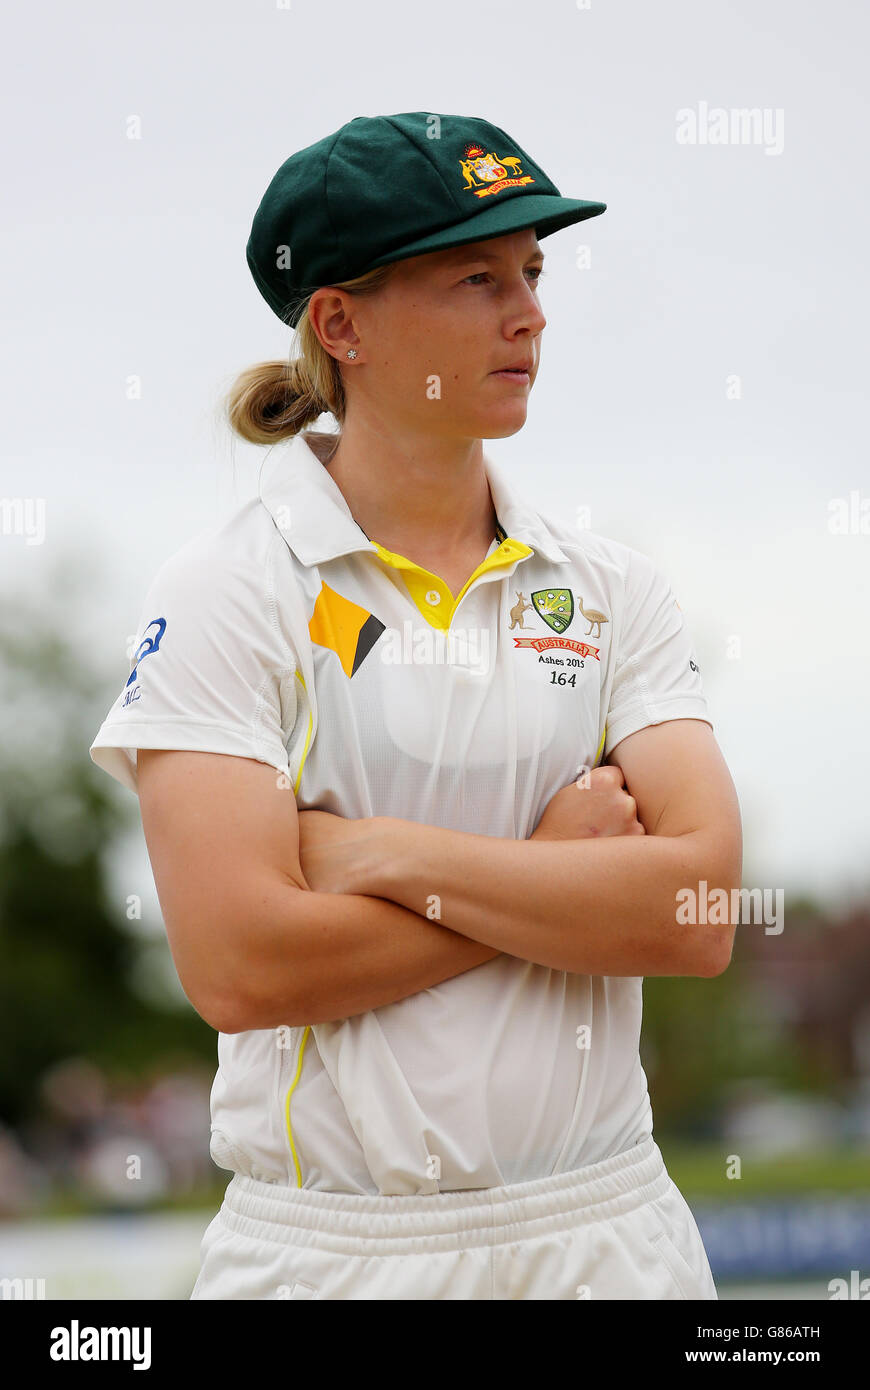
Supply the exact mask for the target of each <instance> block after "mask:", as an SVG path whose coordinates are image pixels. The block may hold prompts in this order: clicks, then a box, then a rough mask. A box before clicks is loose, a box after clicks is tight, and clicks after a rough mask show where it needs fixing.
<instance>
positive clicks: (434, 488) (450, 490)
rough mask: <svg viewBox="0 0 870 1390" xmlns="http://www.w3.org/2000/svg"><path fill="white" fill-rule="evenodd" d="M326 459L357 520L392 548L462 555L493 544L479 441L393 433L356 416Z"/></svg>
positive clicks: (491, 513)
mask: <svg viewBox="0 0 870 1390" xmlns="http://www.w3.org/2000/svg"><path fill="white" fill-rule="evenodd" d="M316 452H318V454H319V455H320V456H321V457H323V452H322V449H316ZM326 459H327V462H326V463H325V465H324V466H325V467H328V469H329V473H330V476H331V477H332V479H333V481H334V482H335V483H336V485H337V487H338V489H339V491H340V492H341V493H342V495H343V497H344V499H345V501H346V502H347V505H348V507H349V508H350V512H351V515H352V516H353V518H354V520H355V521H356V523H357V525H358V526H360V527H361V528H362V530H363V531H364V532H365V534H366V535H367V536H368V537H369V539H370V540H373V541H377V542H378V543H379V544H380V545H383V546H384V547H385V548H386V549H387V550H392V551H395V552H397V553H399V554H402V555H412V554H413V553H414V551H415V550H421V549H425V550H428V551H431V550H432V549H433V546H434V547H436V548H440V549H441V550H442V551H443V552H444V553H445V554H450V553H457V554H458V553H459V552H461V551H463V550H464V549H467V548H468V547H474V546H479V545H481V544H482V545H484V547H486V546H488V545H489V543H490V541H491V540H492V538H493V537H494V535H495V508H494V507H493V503H492V498H491V496H490V491H489V484H488V482H487V478H486V472H485V470H484V465H483V446H482V443H481V441H480V440H479V439H461V440H457V439H438V438H437V436H436V437H433V436H432V435H426V436H425V437H421V436H420V435H419V434H416V433H414V434H412V433H408V434H407V435H402V434H396V433H395V432H391V433H390V434H389V435H388V436H385V435H383V434H381V433H380V432H379V431H378V430H376V429H375V428H373V427H372V426H370V425H368V424H365V423H360V422H358V421H355V422H353V424H351V425H350V426H348V425H347V424H346V425H345V428H344V429H343V431H342V434H341V437H340V441H339V444H338V446H337V448H335V449H334V450H333V451H332V453H331V454H327V455H326Z"/></svg>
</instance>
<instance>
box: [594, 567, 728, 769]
mask: <svg viewBox="0 0 870 1390" xmlns="http://www.w3.org/2000/svg"><path fill="white" fill-rule="evenodd" d="M628 554H629V560H628V568H627V572H626V580H625V600H624V602H625V607H624V610H623V615H622V630H621V635H620V639H619V645H618V650H617V654H616V665H615V672H614V677H613V682H612V685H611V692H610V702H609V706H608V711H607V723H606V727H607V737H606V741H605V746H604V756H605V757H606V756H607V755H608V753H610V751H611V749H613V748H614V747H615V746H616V744H617V743H619V742H620V740H621V739H624V738H627V737H628V735H629V734H633V733H636V732H637V731H638V729H644V728H646V727H647V725H649V724H661V723H663V722H664V721H665V720H668V719H703V720H704V721H705V722H706V723H708V724H710V725H712V722H713V721H712V719H711V718H710V714H709V709H708V705H707V697H706V695H705V694H704V688H703V685H702V682H701V672H700V669H699V666H698V659H697V657H696V655H695V649H694V646H693V644H692V636H691V633H690V631H689V629H688V627H687V625H686V621H685V618H684V616H683V613H682V610H681V609H680V606H679V604H678V603H677V600H676V597H675V595H674V593H673V590H672V589H671V587H670V585H669V584H668V582H667V580H666V579H665V578H664V576H663V575H662V574H661V573H659V571H658V570H657V569H656V567H655V565H654V564H653V562H652V561H651V560H650V559H649V558H648V557H647V556H646V555H643V554H641V553H640V551H637V550H633V549H631V548H629V550H628Z"/></svg>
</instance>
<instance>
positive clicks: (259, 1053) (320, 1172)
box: [90, 432, 712, 1195]
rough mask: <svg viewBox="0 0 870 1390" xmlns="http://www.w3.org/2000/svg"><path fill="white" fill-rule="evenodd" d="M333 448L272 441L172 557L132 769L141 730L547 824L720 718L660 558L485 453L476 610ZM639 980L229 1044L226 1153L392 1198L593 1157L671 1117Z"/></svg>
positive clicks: (224, 1075)
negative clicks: (359, 493) (240, 495)
mask: <svg viewBox="0 0 870 1390" xmlns="http://www.w3.org/2000/svg"><path fill="white" fill-rule="evenodd" d="M333 443H334V436H331V435H322V434H316V433H314V432H309V433H308V434H307V435H305V436H297V437H296V438H295V439H293V440H292V441H291V442H289V443H288V442H284V443H282V444H280V445H277V446H275V447H273V448H272V449H271V450H270V451H269V453H268V454H267V456H266V458H265V460H264V463H263V467H262V470H261V477H260V488H259V496H258V497H257V498H255V499H253V500H252V501H250V502H247V503H245V504H244V505H243V506H242V507H240V508H239V509H238V510H237V511H236V512H235V513H234V514H233V515H232V516H231V517H230V518H229V520H228V521H226V522H225V523H224V524H223V525H221V526H220V527H219V528H217V529H215V530H213V531H211V532H208V533H205V534H202V535H199V536H197V537H195V538H194V539H193V540H191V541H189V542H188V543H187V544H186V545H185V546H183V547H182V548H181V549H180V550H179V551H177V552H176V553H175V554H174V555H173V556H172V557H171V558H170V559H169V560H167V561H166V562H165V563H164V564H163V565H162V567H161V568H160V569H159V571H158V573H157V575H156V577H155V579H154V580H153V582H152V585H151V587H150V589H149V591H148V594H147V596H146V598H145V600H144V606H143V608H142V612H141V620H140V623H139V627H138V632H137V635H138V639H139V644H138V648H137V652H136V655H135V657H134V659H133V662H132V663H131V671H130V676H129V679H128V680H127V682H126V684H125V686H124V689H123V690H122V692H121V694H120V696H119V698H118V700H117V701H116V702H115V704H114V705H113V707H112V709H111V710H110V711H109V714H108V715H107V717H106V719H105V721H104V723H103V724H102V726H101V728H100V730H99V732H98V734H97V736H96V738H95V739H94V742H93V745H92V746H91V749H90V754H91V757H92V759H93V761H94V762H95V763H96V764H97V765H98V766H99V767H102V768H104V769H105V770H106V771H107V772H108V773H110V774H111V775H112V776H113V777H116V778H117V779H118V781H120V782H122V783H123V784H124V785H125V786H127V787H129V788H131V789H132V790H133V791H136V749H137V748H178V749H198V750H201V751H204V752H214V753H229V754H237V755H241V756H243V757H249V758H256V759H258V760H260V761H262V762H264V763H269V764H271V765H272V766H274V767H275V768H276V769H283V770H285V771H286V772H287V775H288V776H289V777H290V779H291V781H292V785H293V787H294V789H295V794H296V798H297V802H298V805H299V809H300V810H308V809H320V810H326V811H333V812H337V813H338V814H340V815H345V816H352V817H361V816H397V817H401V818H404V819H408V820H413V821H417V822H424V823H427V824H433V825H441V826H447V827H450V828H453V829H455V830H464V831H471V832H474V833H475V834H478V835H481V834H482V835H493V836H500V837H506V838H511V839H519V840H523V839H526V838H528V836H529V835H530V834H531V833H532V831H533V830H534V829H535V827H536V825H537V823H538V821H539V819H540V817H541V814H542V812H543V810H544V808H545V806H546V805H547V802H548V801H549V800H550V798H551V797H552V796H553V795H554V794H555V793H556V792H557V791H558V790H559V789H560V788H562V787H564V786H567V784H568V783H569V782H571V781H572V780H574V779H575V778H576V776H577V774H578V772H579V771H580V770H581V769H582V768H583V767H584V766H586V767H590V768H591V767H593V766H595V765H596V763H598V762H600V760H601V757H602V756H605V755H606V754H607V753H609V752H610V750H611V749H612V748H613V747H614V746H615V745H616V744H617V743H619V741H620V740H621V739H623V738H625V737H626V736H627V735H628V734H631V733H634V732H635V731H636V730H638V729H641V728H644V727H645V726H646V725H649V724H658V723H661V722H662V721H664V720H667V719H684V718H693V719H703V720H705V721H706V722H708V723H711V722H712V721H711V720H710V718H709V715H708V708H707V701H706V697H705V695H704V692H703V688H702V684H701V677H700V674H699V671H698V666H697V661H696V659H695V654H694V649H693V647H692V641H691V636H690V633H689V631H688V630H687V628H686V625H685V623H684V620H683V615H682V612H681V610H680V608H679V606H678V604H677V602H676V599H675V597H674V594H673V592H672V591H671V589H670V587H669V585H668V583H667V581H666V579H665V578H664V577H663V576H662V575H661V574H660V573H659V572H658V571H657V569H656V568H655V566H654V565H653V564H652V562H651V561H650V560H649V559H647V558H646V557H645V556H644V555H643V554H641V553H640V552H638V551H636V550H634V549H632V548H630V547H628V546H626V545H623V544H621V543H619V542H617V541H612V540H609V539H606V538H604V537H603V536H599V535H596V534H594V533H591V532H589V531H582V530H575V529H574V528H573V527H572V526H571V525H569V524H568V523H562V522H556V521H551V520H549V519H547V520H545V519H544V517H542V516H541V515H540V513H539V512H538V511H537V510H536V509H535V508H534V507H532V506H531V505H529V504H528V503H527V502H525V501H524V500H522V499H521V498H520V497H519V496H517V495H516V493H515V492H514V490H513V489H512V488H511V487H510V486H508V484H507V482H506V480H505V478H504V476H503V475H502V472H501V469H500V467H499V466H496V465H495V464H494V463H493V461H492V460H490V459H488V458H486V456H484V467H485V469H486V474H487V478H488V480H489V487H490V492H491V495H492V499H493V503H494V506H495V511H496V515H497V517H498V521H499V523H500V530H499V535H498V538H497V539H495V540H493V542H492V544H491V545H490V548H489V552H488V554H487V556H486V558H485V559H484V561H483V562H482V563H481V565H480V566H479V567H478V569H477V570H476V571H475V573H474V574H473V575H472V576H471V578H470V579H469V580H468V582H467V583H466V585H465V588H464V589H463V590H462V591H461V593H460V594H459V595H457V596H456V598H455V600H454V598H453V597H452V595H451V594H450V592H449V590H448V588H447V586H446V584H445V583H444V581H443V580H442V579H440V578H439V577H438V576H437V575H435V574H432V573H430V572H429V571H427V570H423V569H421V568H420V567H418V566H417V565H415V564H413V563H412V562H411V561H410V560H408V559H406V558H404V557H403V556H401V555H397V554H391V553H390V552H388V551H386V550H384V549H383V548H382V547H380V546H379V544H378V543H377V541H376V540H371V541H370V540H368V539H367V538H366V536H365V534H364V533H363V531H362V530H361V528H360V527H359V526H358V525H357V523H356V522H355V521H354V519H353V516H352V515H351V513H350V510H349V508H348V506H347V503H346V502H345V500H344V497H343V495H342V493H341V492H340V490H339V488H338V486H337V484H336V483H335V482H334V480H333V478H332V476H331V474H330V473H329V471H328V469H327V467H326V466H325V465H324V464H323V463H322V462H321V461H320V459H321V456H325V455H324V451H325V454H326V455H328V452H329V450H330V449H331V447H332V445H333ZM540 894H541V900H542V902H543V901H545V900H546V894H547V884H546V882H543V881H542V882H541V884H540ZM288 930H289V928H288ZM578 930H582V923H578ZM642 983H643V982H642V980H641V979H640V978H626V977H607V976H603V977H602V976H593V977H590V976H586V975H577V974H572V973H568V972H566V971H562V970H551V969H549V968H546V967H544V966H541V965H533V964H530V963H528V962H526V961H522V960H519V959H517V958H515V957H508V956H501V957H497V958H496V959H494V960H492V961H489V962H487V963H486V964H484V965H480V966H477V967H476V968H475V969H473V970H469V971H466V972H465V973H464V974H462V975H458V976H456V977H455V978H454V979H450V980H446V981H445V982H444V983H443V984H439V985H436V986H434V987H433V988H431V989H425V990H422V991H421V992H420V993H418V994H414V995H411V996H409V997H408V998H406V999H403V1000H400V1001H399V1002H397V1003H394V1004H389V1005H386V1006H385V1007H383V1008H378V1009H373V1010H371V1011H370V1012H368V1013H364V1014H360V1015H357V1016H355V1017H353V1018H348V1019H339V1020H336V1021H334V1022H330V1023H319V1024H313V1025H310V1026H308V1027H301V1026H300V1027H293V1028H285V1029H277V1030H276V1029H264V1030H256V1031H250V1032H244V1033H237V1034H230V1035H226V1034H219V1035H218V1060H219V1069H218V1073H217V1076H216V1078H215V1082H214V1086H213V1089H212V1097H211V1112H212V1139H211V1152H212V1156H213V1158H214V1160H215V1162H216V1163H217V1164H219V1165H220V1166H221V1167H224V1168H227V1169H231V1170H233V1171H236V1172H240V1173H244V1174H247V1175H249V1176H251V1177H254V1178H257V1179H260V1180H261V1181H266V1182H278V1183H289V1184H290V1185H292V1186H301V1187H303V1188H319V1189H323V1190H326V1191H331V1192H350V1193H364V1194H371V1195H377V1194H394V1193H395V1194H401V1193H404V1194H424V1193H430V1192H437V1191H447V1190H458V1189H464V1188H485V1187H492V1186H499V1185H502V1184H504V1183H516V1182H524V1181H527V1180H532V1179H535V1178H542V1177H547V1176H549V1175H552V1174H557V1173H562V1172H566V1171H569V1170H572V1169H575V1168H579V1167H581V1166H583V1165H585V1164H589V1163H596V1162H598V1161H599V1160H601V1159H604V1158H607V1157H609V1156H611V1155H612V1154H616V1153H619V1152H621V1151H622V1150H624V1149H626V1148H628V1147H630V1146H631V1145H633V1144H634V1143H636V1142H637V1141H638V1140H639V1139H641V1138H643V1137H644V1136H646V1135H648V1134H650V1133H651V1131H652V1113H651V1109H650V1102H649V1097H648V1093H647V1082H646V1076H645V1074H644V1071H643V1068H642V1066H641V1062H640V1057H639V1053H638V1045H639V1038H640V1027H641V1009H642V1001H641V992H642ZM586 1026H588V1032H587V1028H586ZM587 1043H588V1045H586V1044H587ZM578 1044H580V1045H578Z"/></svg>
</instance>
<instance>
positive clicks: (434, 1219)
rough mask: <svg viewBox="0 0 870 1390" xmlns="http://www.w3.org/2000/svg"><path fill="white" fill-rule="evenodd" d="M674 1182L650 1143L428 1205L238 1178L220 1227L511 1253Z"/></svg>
mask: <svg viewBox="0 0 870 1390" xmlns="http://www.w3.org/2000/svg"><path fill="white" fill-rule="evenodd" d="M670 1182H671V1179H670V1176H669V1174H668V1172H667V1169H666V1168H665V1164H664V1160H663V1158H662V1155H661V1151H660V1149H659V1147H658V1145H657V1144H656V1142H655V1140H654V1139H653V1137H652V1135H649V1136H647V1137H646V1138H645V1139H643V1140H642V1141H641V1142H640V1143H639V1144H635V1145H634V1146H633V1147H632V1148H630V1149H626V1150H624V1151H623V1152H622V1153H619V1154H614V1155H613V1156H611V1157H610V1158H606V1159H603V1160H602V1161H601V1162H600V1163H592V1164H590V1165H588V1166H587V1167H584V1168H577V1169H575V1170H574V1171H572V1172H570V1173H559V1174H557V1175H556V1176H554V1177H549V1178H538V1179H536V1180H534V1181H532V1182H521V1183H512V1184H507V1185H506V1186H503V1187H487V1188H475V1189H471V1190H467V1191H461V1192H436V1193H432V1194H431V1195H429V1196H422V1197H418V1196H377V1197H372V1196H363V1195H357V1194H354V1193H349V1192H320V1191H317V1190H313V1189H310V1188H294V1187H286V1186H284V1185H282V1184H278V1183H267V1182H259V1181H257V1180H256V1179H255V1178H248V1177H244V1176H243V1175H242V1174H240V1173H237V1174H236V1175H235V1176H234V1177H233V1179H232V1181H231V1182H230V1184H229V1186H228V1188H227V1190H226V1193H225V1195H224V1201H223V1205H222V1206H221V1209H220V1218H221V1220H222V1222H223V1224H224V1225H225V1226H227V1227H228V1228H229V1229H230V1230H233V1231H236V1232H237V1233H238V1234H239V1235H243V1236H249V1237H252V1238H254V1239H258V1240H268V1241H278V1242H280V1243H282V1244H288V1243H291V1244H294V1245H309V1246H314V1247H316V1248H317V1249H320V1250H331V1251H335V1252H337V1253H344V1254H348V1255H352V1254H368V1255H390V1254H396V1255H401V1254H407V1253H410V1251H411V1250H412V1249H413V1251H414V1252H415V1253H417V1252H420V1251H421V1250H431V1251H436V1250H447V1249H457V1248H469V1247H472V1246H479V1245H502V1244H507V1243H510V1242H511V1241H519V1240H528V1239H529V1238H530V1237H532V1236H536V1235H546V1234H551V1233H553V1232H555V1231H559V1230H562V1229H566V1228H568V1227H576V1226H577V1225H578V1224H579V1223H581V1222H584V1223H585V1222H594V1221H601V1220H609V1219H612V1218H613V1217H616V1216H621V1215H623V1214H624V1213H626V1212H629V1211H632V1210H634V1209H635V1208H637V1207H640V1206H643V1205H644V1204H645V1203H646V1202H649V1201H654V1200H655V1199H656V1198H657V1197H661V1196H663V1195H664V1193H665V1192H666V1191H667V1190H668V1188H669V1186H670Z"/></svg>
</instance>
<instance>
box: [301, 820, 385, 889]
mask: <svg viewBox="0 0 870 1390" xmlns="http://www.w3.org/2000/svg"><path fill="white" fill-rule="evenodd" d="M298 819H299V862H300V864H301V865H302V873H303V876H304V878H305V882H306V884H307V885H308V887H309V888H310V889H311V891H312V892H313V893H355V892H359V891H362V890H361V889H358V888H357V887H356V886H355V885H356V883H357V882H358V879H359V871H360V869H361V867H362V863H363V856H362V845H363V841H364V840H365V839H366V838H367V836H368V827H369V825H370V822H369V821H367V820H353V819H351V818H349V817H346V816H336V815H333V814H332V812H331V811H300V812H299V817H298Z"/></svg>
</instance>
